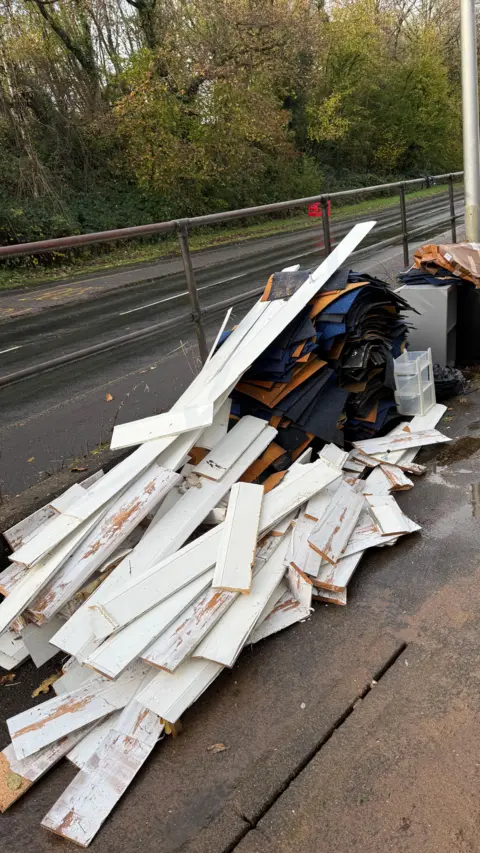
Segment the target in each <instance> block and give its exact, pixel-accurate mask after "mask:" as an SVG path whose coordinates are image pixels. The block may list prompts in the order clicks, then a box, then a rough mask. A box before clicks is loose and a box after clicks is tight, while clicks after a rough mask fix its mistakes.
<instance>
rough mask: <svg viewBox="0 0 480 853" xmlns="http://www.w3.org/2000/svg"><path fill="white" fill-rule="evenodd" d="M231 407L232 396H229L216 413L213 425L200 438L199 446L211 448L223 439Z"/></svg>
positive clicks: (206, 448)
mask: <svg viewBox="0 0 480 853" xmlns="http://www.w3.org/2000/svg"><path fill="white" fill-rule="evenodd" d="M231 407H232V401H231V399H230V397H227V399H226V400H225V401H224V402H223V403H222V405H221V406H220V408H219V410H218V412H217V414H216V415H215V417H214V419H213V423H212V425H211V426H209V427H207V429H205V430H204V431H203V432H202V434H201V436H200V438H199V439H198V446H199V447H203V448H204V449H205V450H211V449H212V447H215V445H216V444H218V443H219V441H221V439H222V438H223V436H224V435H226V433H227V430H228V421H229V418H230V409H231Z"/></svg>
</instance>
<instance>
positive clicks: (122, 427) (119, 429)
mask: <svg viewBox="0 0 480 853" xmlns="http://www.w3.org/2000/svg"><path fill="white" fill-rule="evenodd" d="M212 421H213V403H206V404H205V405H199V406H185V408H184V409H183V410H181V411H170V412H165V414H162V415H152V416H151V417H149V418H142V419H141V420H138V421H130V422H129V423H126V424H117V425H116V426H115V427H114V429H113V434H112V440H111V442H110V450H118V449H120V448H123V447H132V446H134V445H136V444H142V442H144V441H152V439H156V438H164V437H165V436H167V435H168V436H170V435H180V434H181V433H183V432H190V431H191V430H195V429H204V428H205V427H206V426H209V425H210V424H211V423H212Z"/></svg>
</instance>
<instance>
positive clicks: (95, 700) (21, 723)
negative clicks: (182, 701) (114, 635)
mask: <svg viewBox="0 0 480 853" xmlns="http://www.w3.org/2000/svg"><path fill="white" fill-rule="evenodd" d="M144 675H145V668H144V667H140V666H136V667H134V668H132V670H129V671H128V672H126V673H124V675H121V676H120V678H119V679H118V681H113V682H109V683H108V684H105V685H103V686H100V685H99V684H98V683H95V682H91V683H89V684H87V685H85V686H82V687H79V688H78V689H77V690H73V691H72V692H71V693H67V694H61V695H60V696H55V697H54V698H53V699H49V700H48V701H47V702H42V704H41V705H36V706H35V707H33V708H29V709H28V710H26V711H22V712H21V713H20V714H16V715H15V716H14V717H10V719H8V720H7V726H8V731H9V733H10V737H11V739H12V744H13V748H14V750H15V755H16V756H17V758H26V757H27V756H28V755H32V754H33V753H34V752H37V751H38V750H39V749H42V748H43V747H44V746H47V745H48V744H49V743H53V742H54V741H56V740H58V739H59V738H61V737H64V736H65V735H68V734H70V732H74V731H76V730H77V729H80V728H82V727H83V726H85V725H88V724H89V723H94V722H95V721H96V720H99V719H101V718H102V717H105V715H106V714H110V713H111V712H112V711H114V710H116V709H118V708H124V707H125V705H126V704H128V702H129V701H130V699H132V698H133V696H134V695H135V693H136V692H137V690H138V688H139V686H140V684H141V683H142V680H143V678H144Z"/></svg>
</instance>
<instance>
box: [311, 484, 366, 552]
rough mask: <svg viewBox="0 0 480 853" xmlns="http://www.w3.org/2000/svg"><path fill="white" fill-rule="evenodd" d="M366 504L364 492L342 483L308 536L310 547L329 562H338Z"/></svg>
mask: <svg viewBox="0 0 480 853" xmlns="http://www.w3.org/2000/svg"><path fill="white" fill-rule="evenodd" d="M364 504H365V498H364V496H363V495H362V494H360V493H358V492H355V491H354V489H352V487H351V486H349V485H348V483H342V484H341V485H340V486H339V488H338V489H337V491H336V492H335V495H334V496H333V499H332V502H331V504H330V505H329V507H328V509H327V511H326V513H325V515H324V516H323V517H322V518H321V519H320V520H319V521H318V522H317V524H316V525H315V527H314V528H313V530H312V532H311V534H310V536H309V537H308V541H309V543H310V547H311V548H313V549H314V551H316V552H317V553H318V554H320V555H321V556H322V557H323V558H324V559H325V560H328V562H329V563H334V564H335V563H338V561H339V559H340V557H341V555H342V551H343V550H344V548H345V546H346V544H347V542H348V540H349V538H350V535H351V533H352V532H353V529H354V527H355V525H356V523H357V521H358V517H359V515H360V513H361V511H362V509H363V507H364Z"/></svg>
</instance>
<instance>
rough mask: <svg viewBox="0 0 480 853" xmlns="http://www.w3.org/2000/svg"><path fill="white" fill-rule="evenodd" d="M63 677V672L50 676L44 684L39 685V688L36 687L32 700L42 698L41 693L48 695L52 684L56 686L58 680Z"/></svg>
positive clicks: (45, 679)
mask: <svg viewBox="0 0 480 853" xmlns="http://www.w3.org/2000/svg"><path fill="white" fill-rule="evenodd" d="M62 675H63V672H62V671H60V672H54V673H53V675H49V676H48V678H44V680H43V681H42V683H41V684H39V685H38V687H36V688H35V690H34V691H33V693H32V699H36V698H37V696H40V694H41V693H48V691H49V690H50V688H51V686H52V684H55V682H56V681H58V679H59V678H61V676H62Z"/></svg>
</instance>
